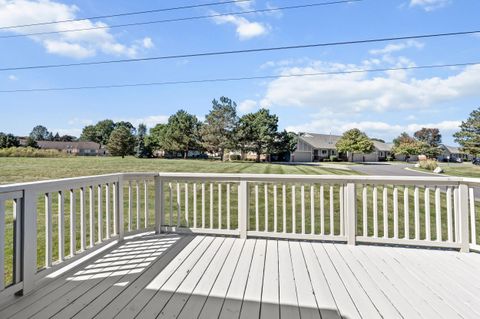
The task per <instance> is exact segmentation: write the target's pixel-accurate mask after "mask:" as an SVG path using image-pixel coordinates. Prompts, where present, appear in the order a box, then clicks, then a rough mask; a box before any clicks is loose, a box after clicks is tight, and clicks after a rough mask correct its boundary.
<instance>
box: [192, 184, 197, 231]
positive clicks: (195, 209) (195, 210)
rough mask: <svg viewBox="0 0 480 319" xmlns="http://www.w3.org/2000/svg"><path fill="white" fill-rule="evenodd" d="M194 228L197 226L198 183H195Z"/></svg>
mask: <svg viewBox="0 0 480 319" xmlns="http://www.w3.org/2000/svg"><path fill="white" fill-rule="evenodd" d="M193 228H197V183H193Z"/></svg>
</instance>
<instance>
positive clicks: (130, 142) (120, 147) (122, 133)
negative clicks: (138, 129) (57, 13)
mask: <svg viewBox="0 0 480 319" xmlns="http://www.w3.org/2000/svg"><path fill="white" fill-rule="evenodd" d="M134 147H135V136H134V135H133V134H132V132H131V131H130V130H129V129H128V128H126V127H125V126H119V127H117V128H115V129H114V130H113V132H112V134H110V139H109V141H108V143H107V149H108V151H109V152H110V155H112V156H121V157H122V158H124V157H125V156H127V155H133V151H134Z"/></svg>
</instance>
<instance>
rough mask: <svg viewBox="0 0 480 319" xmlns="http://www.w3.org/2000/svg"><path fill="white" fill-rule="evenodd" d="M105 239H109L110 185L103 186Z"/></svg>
mask: <svg viewBox="0 0 480 319" xmlns="http://www.w3.org/2000/svg"><path fill="white" fill-rule="evenodd" d="M105 238H106V239H110V183H107V184H105Z"/></svg>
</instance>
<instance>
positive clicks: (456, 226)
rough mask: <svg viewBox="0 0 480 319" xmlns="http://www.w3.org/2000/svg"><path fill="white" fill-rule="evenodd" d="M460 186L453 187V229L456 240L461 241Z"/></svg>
mask: <svg viewBox="0 0 480 319" xmlns="http://www.w3.org/2000/svg"><path fill="white" fill-rule="evenodd" d="M459 206H460V205H459V196H458V187H455V188H454V189H453V229H454V238H455V242H459V241H460V232H459V229H460V227H459V226H460V211H459Z"/></svg>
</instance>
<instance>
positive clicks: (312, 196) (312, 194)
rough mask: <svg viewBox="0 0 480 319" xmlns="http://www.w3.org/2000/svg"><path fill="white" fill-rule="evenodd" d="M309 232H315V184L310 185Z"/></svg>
mask: <svg viewBox="0 0 480 319" xmlns="http://www.w3.org/2000/svg"><path fill="white" fill-rule="evenodd" d="M310 233H311V234H312V235H313V234H315V186H314V185H313V184H312V185H310Z"/></svg>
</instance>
